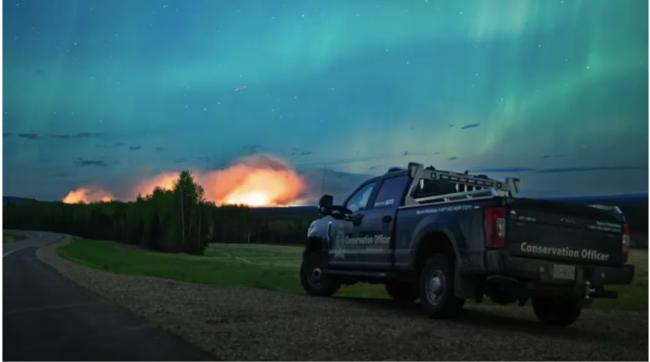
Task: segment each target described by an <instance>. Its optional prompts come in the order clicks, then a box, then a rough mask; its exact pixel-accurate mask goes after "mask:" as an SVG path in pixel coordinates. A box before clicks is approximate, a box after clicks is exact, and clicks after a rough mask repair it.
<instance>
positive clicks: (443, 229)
mask: <svg viewBox="0 0 650 362" xmlns="http://www.w3.org/2000/svg"><path fill="white" fill-rule="evenodd" d="M426 221H427V219H426V218H425V219H423V220H422V221H421V222H420V223H419V224H418V226H417V227H416V228H415V230H414V232H413V234H412V235H413V236H412V239H411V240H412V242H411V248H410V255H411V258H410V260H411V261H410V266H411V268H412V269H413V270H415V260H416V257H417V255H416V253H417V251H418V250H419V248H420V245H421V244H422V243H423V242H428V241H426V239H425V236H426V235H427V234H429V233H441V234H443V235H445V236H446V237H447V239H448V240H449V242H450V243H451V246H452V248H453V250H454V258H455V259H456V266H457V268H459V269H460V270H463V267H464V265H463V260H462V258H461V255H460V249H459V248H458V242H457V239H456V237H455V236H454V233H453V232H452V231H451V230H450V229H449V227H448V226H447V225H445V224H442V223H438V222H434V223H428V222H426Z"/></svg>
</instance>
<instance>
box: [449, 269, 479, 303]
mask: <svg viewBox="0 0 650 362" xmlns="http://www.w3.org/2000/svg"><path fill="white" fill-rule="evenodd" d="M477 284H478V283H477V278H476V276H475V275H471V274H463V273H461V271H460V268H459V267H458V263H455V264H454V295H455V296H456V297H458V298H462V299H474V298H476V288H477Z"/></svg>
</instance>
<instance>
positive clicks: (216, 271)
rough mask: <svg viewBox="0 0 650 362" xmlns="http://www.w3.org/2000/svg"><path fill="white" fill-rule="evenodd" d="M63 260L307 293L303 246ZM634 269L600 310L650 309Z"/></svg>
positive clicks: (106, 247)
mask: <svg viewBox="0 0 650 362" xmlns="http://www.w3.org/2000/svg"><path fill="white" fill-rule="evenodd" d="M58 253H59V255H60V256H62V257H64V258H67V259H70V260H73V261H76V262H79V263H81V264H85V265H88V266H91V267H94V268H99V269H104V270H108V271H111V272H115V273H121V274H132V275H147V276H156V277H162V278H170V279H176V280H181V281H187V282H193V283H204V284H214V285H226V286H244V287H254V288H262V289H271V290H278V291H282V292H288V293H298V294H302V293H304V292H303V290H302V287H301V286H300V281H299V279H298V270H299V268H300V259H301V256H302V247H298V246H279V245H263V244H213V245H210V246H209V247H208V249H207V250H206V253H205V256H192V255H186V254H166V253H158V252H153V251H145V250H142V249H138V248H134V247H132V246H128V245H124V244H120V243H117V242H113V241H102V240H88V239H81V238H74V239H73V241H72V242H71V243H70V244H68V245H66V246H63V247H59V249H58ZM630 262H632V263H634V264H635V265H636V274H635V280H634V281H633V282H632V284H630V285H625V286H619V287H610V289H613V290H616V291H618V293H619V298H618V299H598V300H596V301H595V303H594V307H595V308H598V309H626V310H647V309H648V253H647V251H645V250H632V253H631V255H630ZM337 295H339V296H354V297H370V298H388V295H387V294H386V292H385V291H384V287H383V285H379V284H377V285H372V284H364V283H359V284H356V285H352V286H345V287H343V288H341V290H340V291H339V292H338V293H337Z"/></svg>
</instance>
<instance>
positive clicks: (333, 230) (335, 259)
mask: <svg viewBox="0 0 650 362" xmlns="http://www.w3.org/2000/svg"><path fill="white" fill-rule="evenodd" d="M376 185H377V181H376V180H373V181H370V182H367V183H365V184H363V185H361V186H360V187H359V188H357V189H356V191H354V193H352V195H350V197H348V200H347V201H346V202H345V204H344V205H343V206H345V208H347V209H348V210H349V211H350V212H351V217H350V218H346V219H337V220H334V221H332V222H331V224H330V230H329V236H330V245H329V254H330V255H329V256H330V258H329V259H330V264H331V265H334V266H340V267H345V266H356V263H357V262H358V260H359V247H360V245H359V240H358V239H357V238H354V236H353V235H354V228H355V224H356V223H357V221H356V220H360V215H362V214H361V213H362V212H363V210H365V209H366V208H367V207H368V205H369V203H370V198H371V196H372V195H373V193H374V191H375V186H376Z"/></svg>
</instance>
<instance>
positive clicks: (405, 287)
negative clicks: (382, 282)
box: [386, 281, 418, 302]
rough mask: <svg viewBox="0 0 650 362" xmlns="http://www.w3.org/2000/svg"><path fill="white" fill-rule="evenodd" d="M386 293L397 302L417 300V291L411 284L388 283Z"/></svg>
mask: <svg viewBox="0 0 650 362" xmlns="http://www.w3.org/2000/svg"><path fill="white" fill-rule="evenodd" d="M386 292H388V295H390V296H391V298H393V299H395V300H396V301H398V302H413V301H414V300H416V299H418V289H417V286H416V285H414V284H413V283H407V282H400V281H388V282H386Z"/></svg>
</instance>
